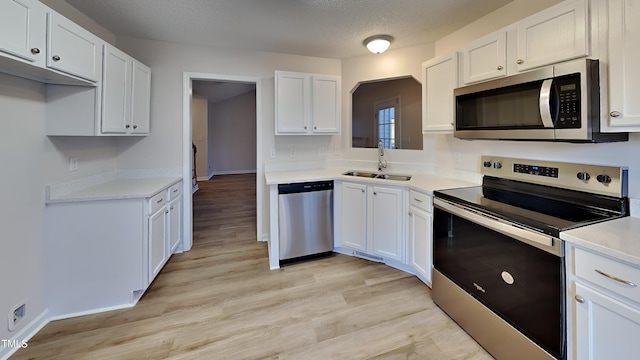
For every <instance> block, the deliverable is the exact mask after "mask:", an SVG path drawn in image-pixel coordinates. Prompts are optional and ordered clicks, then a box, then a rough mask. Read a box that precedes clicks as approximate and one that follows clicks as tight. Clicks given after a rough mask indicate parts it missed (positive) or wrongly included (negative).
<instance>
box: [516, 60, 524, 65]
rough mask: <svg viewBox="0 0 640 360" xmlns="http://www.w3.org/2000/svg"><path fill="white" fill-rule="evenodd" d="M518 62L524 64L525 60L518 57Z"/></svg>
mask: <svg viewBox="0 0 640 360" xmlns="http://www.w3.org/2000/svg"><path fill="white" fill-rule="evenodd" d="M516 64H518V65H522V64H524V60H522V59H518V61H516Z"/></svg>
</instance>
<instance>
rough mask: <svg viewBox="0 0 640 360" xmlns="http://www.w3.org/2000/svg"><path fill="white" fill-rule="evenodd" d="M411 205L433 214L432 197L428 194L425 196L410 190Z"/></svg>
mask: <svg viewBox="0 0 640 360" xmlns="http://www.w3.org/2000/svg"><path fill="white" fill-rule="evenodd" d="M409 204H410V205H411V206H415V207H417V208H419V209H422V210H424V211H428V212H432V211H433V210H432V209H431V207H432V205H433V203H432V201H431V196H430V195H427V194H423V193H420V192H417V191H413V190H410V191H409Z"/></svg>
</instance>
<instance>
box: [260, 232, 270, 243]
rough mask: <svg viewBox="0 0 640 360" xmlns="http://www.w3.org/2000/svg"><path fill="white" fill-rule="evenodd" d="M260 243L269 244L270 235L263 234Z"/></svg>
mask: <svg viewBox="0 0 640 360" xmlns="http://www.w3.org/2000/svg"><path fill="white" fill-rule="evenodd" d="M260 241H263V242H268V241H269V234H268V233H265V234H262V239H260Z"/></svg>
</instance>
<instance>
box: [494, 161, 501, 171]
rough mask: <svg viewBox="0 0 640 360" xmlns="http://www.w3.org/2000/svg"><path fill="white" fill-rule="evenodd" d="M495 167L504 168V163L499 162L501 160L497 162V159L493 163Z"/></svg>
mask: <svg viewBox="0 0 640 360" xmlns="http://www.w3.org/2000/svg"><path fill="white" fill-rule="evenodd" d="M493 168H494V169H501V168H502V163H499V162H497V161H496V162H494V163H493Z"/></svg>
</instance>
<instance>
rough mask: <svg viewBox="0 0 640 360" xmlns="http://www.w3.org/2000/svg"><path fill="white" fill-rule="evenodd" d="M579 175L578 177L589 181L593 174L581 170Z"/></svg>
mask: <svg viewBox="0 0 640 360" xmlns="http://www.w3.org/2000/svg"><path fill="white" fill-rule="evenodd" d="M577 176H578V179H580V180H582V181H587V180H589V179H591V175H589V173H588V172H584V171H581V172H579V173H578V175H577Z"/></svg>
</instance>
